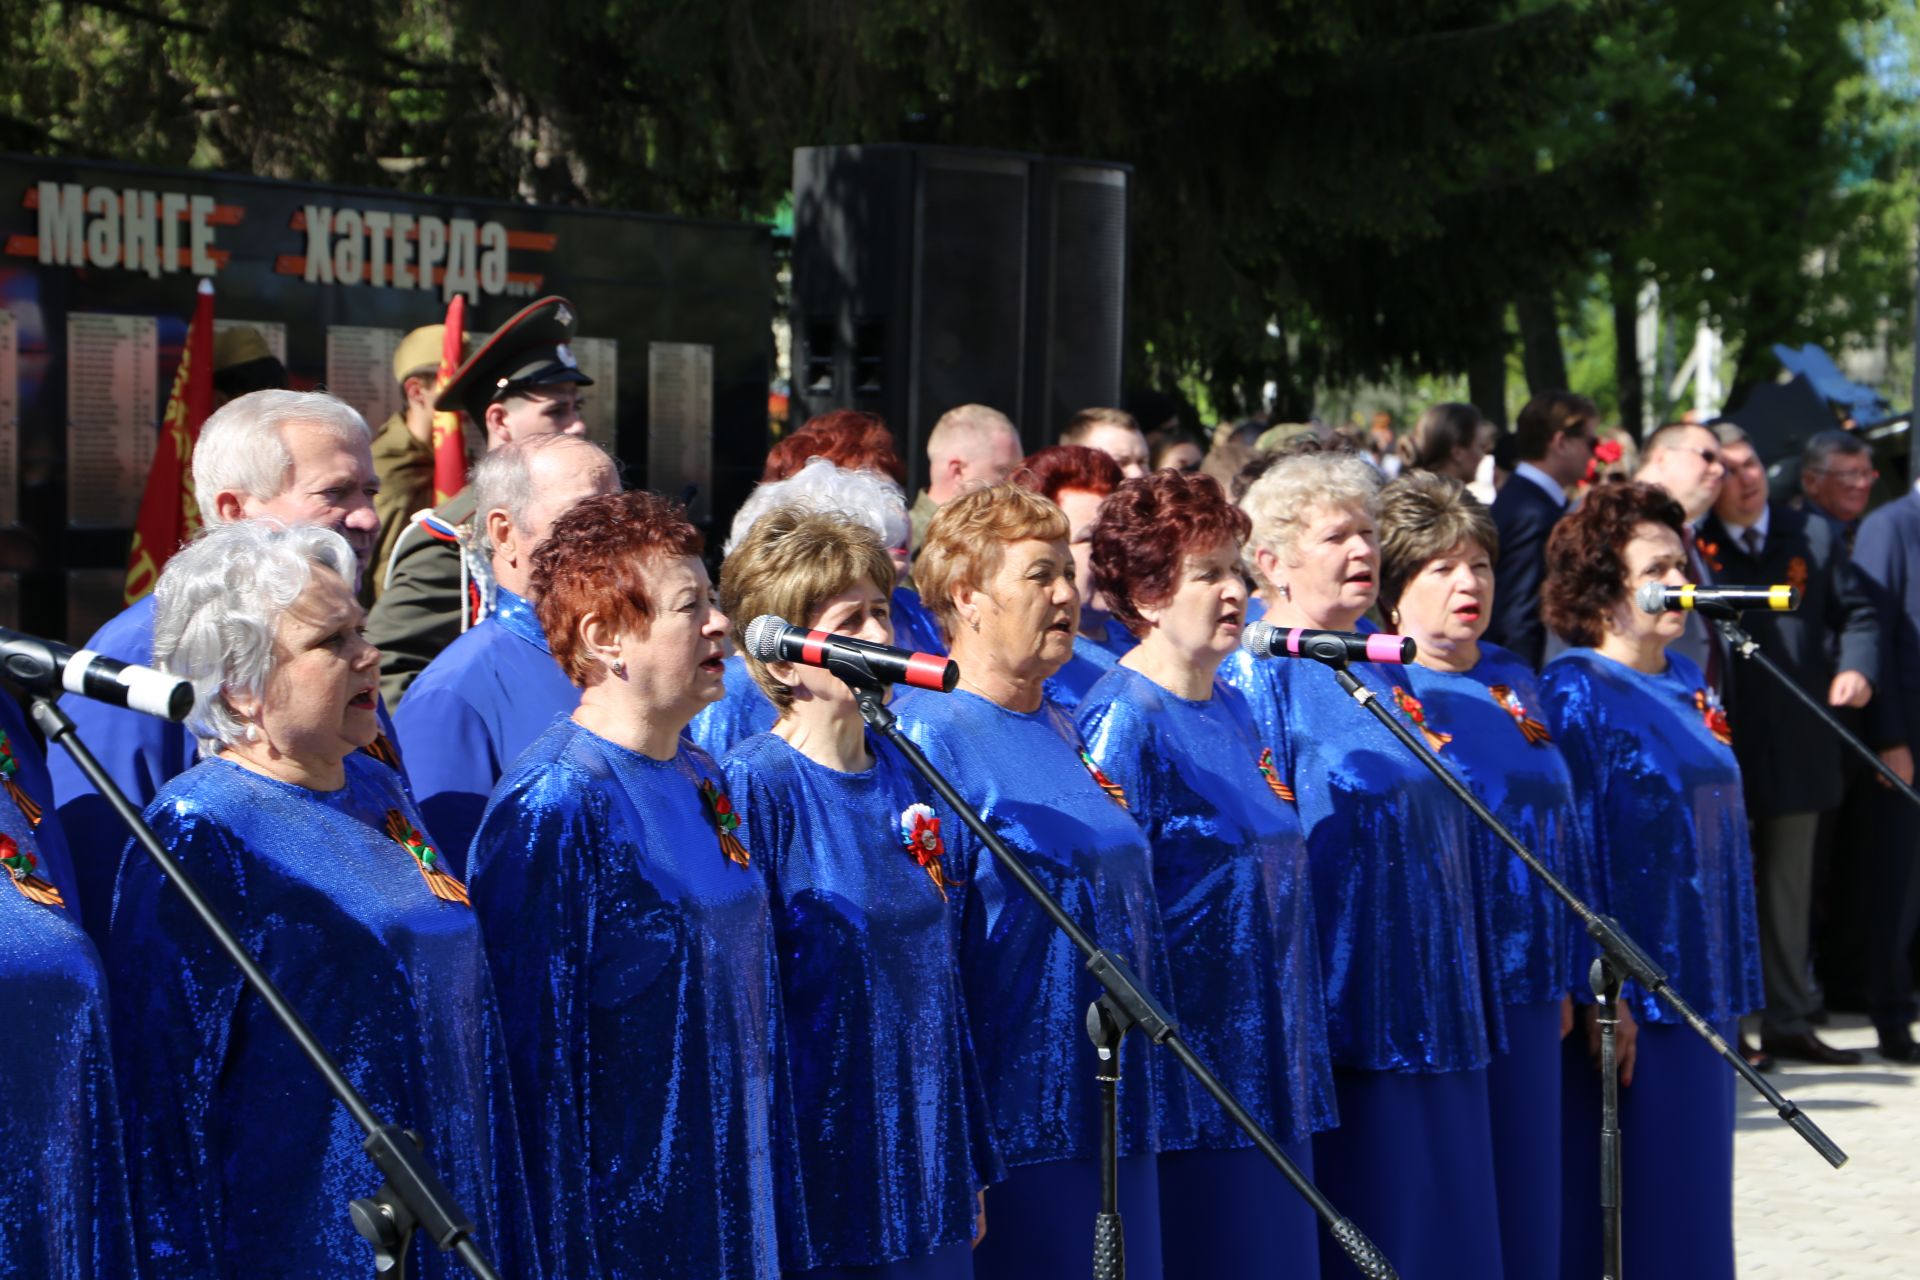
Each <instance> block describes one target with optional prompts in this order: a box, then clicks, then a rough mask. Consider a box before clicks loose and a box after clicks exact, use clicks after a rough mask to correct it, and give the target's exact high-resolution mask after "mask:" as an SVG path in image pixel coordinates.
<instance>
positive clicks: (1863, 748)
mask: <svg viewBox="0 0 1920 1280" xmlns="http://www.w3.org/2000/svg"><path fill="white" fill-rule="evenodd" d="M1693 610H1694V612H1695V613H1698V614H1703V615H1704V616H1706V617H1709V618H1711V619H1713V621H1714V623H1715V624H1716V625H1718V626H1719V628H1720V634H1721V635H1722V636H1724V637H1726V641H1727V645H1728V647H1729V648H1731V649H1732V650H1733V651H1734V652H1735V653H1737V654H1739V655H1740V656H1741V657H1742V658H1745V659H1747V660H1748V661H1750V662H1752V663H1753V664H1754V665H1755V666H1757V667H1759V668H1760V669H1761V670H1762V671H1764V672H1766V673H1767V674H1768V675H1770V676H1772V677H1773V678H1774V680H1776V681H1777V682H1779V685H1780V687H1781V688H1783V689H1785V690H1786V691H1787V692H1788V693H1791V694H1792V695H1793V696H1794V697H1796V698H1798V699H1799V700H1800V704H1801V705H1802V706H1804V707H1806V708H1807V709H1808V710H1809V711H1811V712H1813V714H1814V715H1816V716H1818V717H1819V718H1820V719H1821V720H1823V721H1825V722H1826V726H1827V727H1828V728H1829V729H1832V730H1833V731H1834V732H1835V733H1837V734H1839V735H1840V741H1842V742H1844V743H1846V744H1847V745H1848V746H1849V747H1851V748H1853V750H1854V751H1855V752H1856V753H1857V754H1858V755H1859V756H1860V758H1861V759H1863V760H1865V761H1866V762H1867V763H1868V764H1870V765H1872V766H1873V767H1874V768H1875V769H1877V770H1879V773H1880V779H1881V781H1883V782H1885V783H1886V784H1887V785H1888V786H1889V787H1891V788H1893V789H1894V790H1895V791H1897V792H1899V793H1900V794H1901V795H1902V796H1905V797H1906V799H1907V800H1908V801H1909V802H1910V803H1912V804H1914V805H1920V791H1915V790H1914V789H1913V787H1912V786H1911V785H1909V784H1908V783H1906V782H1904V781H1902V780H1901V778H1900V775H1899V774H1897V773H1895V772H1894V771H1893V767H1892V766H1891V765H1889V764H1888V763H1887V762H1886V761H1885V760H1882V759H1881V758H1880V753H1879V752H1877V751H1875V750H1874V749H1873V748H1872V747H1869V746H1868V745H1867V744H1866V743H1864V742H1862V741H1860V739H1859V738H1858V737H1857V736H1856V735H1855V734H1854V733H1853V732H1852V731H1851V730H1849V729H1848V728H1847V726H1845V725H1843V724H1841V723H1840V722H1839V721H1838V720H1837V719H1835V718H1834V715H1833V712H1832V711H1830V710H1828V709H1827V708H1826V707H1823V706H1821V705H1820V701H1819V699H1817V698H1815V697H1814V696H1813V695H1812V694H1810V693H1808V692H1807V691H1806V690H1805V689H1802V688H1801V687H1800V685H1799V683H1798V682H1797V681H1796V680H1794V678H1793V677H1792V676H1790V675H1788V674H1787V673H1786V672H1784V671H1782V670H1781V669H1780V666H1779V664H1778V663H1776V662H1775V661H1774V660H1773V659H1772V658H1769V657H1768V656H1767V655H1766V651H1765V650H1763V649H1762V648H1761V647H1760V642H1759V641H1757V640H1755V639H1754V638H1753V637H1752V636H1751V635H1749V634H1748V633H1747V629H1746V628H1745V627H1743V626H1741V625H1740V615H1739V614H1738V613H1736V612H1735V611H1734V610H1732V609H1730V608H1727V607H1725V606H1724V605H1712V604H1701V603H1699V602H1697V601H1696V602H1695V604H1694V606H1693Z"/></svg>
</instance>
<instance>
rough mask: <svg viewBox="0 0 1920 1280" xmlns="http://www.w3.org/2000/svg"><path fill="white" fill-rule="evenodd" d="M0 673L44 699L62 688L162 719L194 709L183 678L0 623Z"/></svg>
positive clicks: (179, 716) (180, 716) (178, 716)
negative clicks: (119, 660) (44, 638)
mask: <svg viewBox="0 0 1920 1280" xmlns="http://www.w3.org/2000/svg"><path fill="white" fill-rule="evenodd" d="M0 675H5V676H6V677H7V678H8V679H9V680H12V681H14V682H15V683H17V684H19V685H21V686H23V687H24V688H26V689H27V690H28V691H29V692H32V693H35V694H38V695H39V696H41V697H43V698H56V697H59V696H60V693H61V691H62V690H65V691H66V692H67V693H77V694H79V695H80V696H81V697H83V698H94V699H96V700H98V701H100V702H109V703H112V704H113V705H114V706H116V707H125V708H127V709H128V710H129V711H142V712H145V713H146V714H147V715H150V716H159V717H160V718H161V719H162V720H184V719H186V718H187V712H189V711H191V710H193V685H192V684H190V683H188V682H187V681H185V680H181V679H177V678H176V677H174V676H170V675H168V674H167V673H166V672H164V671H155V670H154V669H153V668H152V667H142V666H137V665H135V664H134V663H131V662H115V661H114V660H113V659H112V658H104V657H101V656H100V655H99V654H97V653H95V652H94V651H93V650H91V649H74V648H71V647H69V646H67V645H64V644H61V643H60V642H59V641H57V640H42V639H40V637H38V636H30V635H27V634H26V633H25V632H22V631H9V630H7V629H6V628H5V627H0Z"/></svg>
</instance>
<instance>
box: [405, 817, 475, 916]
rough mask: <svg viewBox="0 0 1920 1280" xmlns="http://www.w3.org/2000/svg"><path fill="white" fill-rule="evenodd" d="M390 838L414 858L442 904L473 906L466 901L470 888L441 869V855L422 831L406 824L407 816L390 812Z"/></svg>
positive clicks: (408, 823)
mask: <svg viewBox="0 0 1920 1280" xmlns="http://www.w3.org/2000/svg"><path fill="white" fill-rule="evenodd" d="M387 834H388V835H390V836H392V837H393V838H394V839H395V840H397V841H399V842H400V847H401V848H402V849H405V850H406V851H407V852H408V853H410V854H412V855H413V865H414V866H416V867H418V868H420V878H421V879H423V880H425V881H426V882H427V889H428V891H429V892H431V893H432V894H433V896H434V897H436V898H438V899H440V901H442V902H457V903H459V904H460V905H461V906H463V907H470V906H472V905H473V903H472V902H470V901H468V900H467V886H465V885H463V884H461V883H460V882H459V881H458V880H456V879H454V877H453V876H452V874H451V873H449V872H448V870H447V869H446V868H445V867H444V866H442V865H441V862H442V859H441V857H440V851H439V850H438V849H435V848H434V847H433V846H432V845H430V844H428V843H427V837H426V836H425V835H424V834H422V833H421V830H420V828H418V827H416V826H414V825H413V824H412V823H411V822H409V821H407V815H406V814H404V813H401V812H400V811H399V810H398V809H389V810H387Z"/></svg>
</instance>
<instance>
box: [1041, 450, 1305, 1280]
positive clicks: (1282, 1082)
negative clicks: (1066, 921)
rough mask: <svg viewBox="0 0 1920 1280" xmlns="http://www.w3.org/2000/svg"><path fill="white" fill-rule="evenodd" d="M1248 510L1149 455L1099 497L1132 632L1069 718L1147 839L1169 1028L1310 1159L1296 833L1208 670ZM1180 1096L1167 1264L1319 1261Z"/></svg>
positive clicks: (1260, 1269)
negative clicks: (1182, 1112)
mask: <svg viewBox="0 0 1920 1280" xmlns="http://www.w3.org/2000/svg"><path fill="white" fill-rule="evenodd" d="M1248 524H1249V522H1248V520H1247V516H1246V513H1245V512H1243V511H1241V510H1240V509H1239V508H1238V507H1235V506H1234V505H1233V504H1232V503H1231V502H1228V501H1227V495H1226V494H1225V493H1224V492H1222V491H1221V488H1220V485H1219V484H1218V482H1216V481H1215V480H1214V479H1213V478H1212V477H1211V476H1204V475H1201V474H1199V473H1198V472H1192V473H1188V472H1180V471H1156V472H1154V473H1152V474H1150V475H1146V476H1141V477H1139V478H1138V479H1134V480H1128V481H1126V482H1125V483H1124V484H1122V485H1121V486H1120V487H1119V488H1118V489H1116V490H1115V491H1114V493H1113V495H1112V496H1111V497H1109V498H1108V499H1107V501H1106V504H1105V506H1104V507H1102V509H1101V514H1100V521H1099V523H1098V524H1096V525H1095V526H1094V530H1093V546H1092V552H1093V554H1092V565H1093V574H1094V580H1095V584H1096V585H1097V587H1098V589H1099V591H1100V594H1101V595H1102V596H1103V597H1104V598H1105V599H1106V601H1107V604H1108V607H1109V608H1110V609H1111V610H1112V613H1113V615H1114V617H1115V618H1116V619H1118V620H1119V621H1120V622H1122V623H1124V624H1125V625H1126V626H1127V627H1128V628H1129V629H1131V630H1132V631H1133V632H1134V633H1135V634H1137V635H1139V636H1140V637H1141V639H1140V643H1139V645H1138V646H1137V647H1135V648H1134V649H1133V650H1132V651H1131V652H1129V653H1128V654H1127V655H1126V656H1125V657H1123V658H1121V659H1120V661H1119V664H1118V665H1117V666H1116V667H1115V668H1114V669H1113V670H1112V671H1109V672H1108V673H1107V674H1106V675H1105V676H1103V677H1101V679H1100V680H1099V682H1098V683H1096V684H1095V685H1094V686H1093V688H1092V690H1091V691H1089V692H1088V694H1087V696H1086V698H1085V700H1084V701H1082V702H1081V704H1080V711H1079V723H1080V731H1081V733H1083V734H1084V735H1085V736H1086V742H1087V750H1088V751H1089V752H1090V753H1091V754H1092V756H1093V760H1094V763H1096V764H1098V765H1099V766H1100V768H1101V769H1102V770H1103V771H1104V772H1105V773H1106V775H1107V776H1108V777H1109V778H1111V779H1112V780H1113V781H1114V782H1115V783H1116V784H1118V785H1119V786H1120V787H1122V788H1124V789H1125V791H1126V794H1127V800H1128V803H1129V804H1131V805H1132V806H1133V815H1134V817H1135V819H1136V820H1137V821H1138V822H1139V823H1140V825H1141V827H1142V828H1143V829H1144V830H1145V831H1146V833H1147V838H1148V840H1149V841H1150V842H1151V843H1152V846H1153V880H1154V885H1155V887H1156V888H1157V889H1158V891H1159V896H1160V913H1161V917H1162V919H1163V920H1164V921H1165V922H1166V929H1167V959H1168V964H1169V966H1170V972H1171V974H1172V983H1171V986H1172V989H1173V992H1174V994H1175V996H1176V997H1177V998H1178V999H1179V1001H1180V1018H1181V1028H1182V1030H1183V1031H1184V1032H1185V1034H1186V1036H1187V1039H1188V1041H1189V1042H1190V1043H1191V1044H1192V1045H1193V1047H1194V1050H1195V1052H1196V1053H1198V1054H1199V1055H1200V1059H1201V1061H1203V1062H1205V1063H1206V1064H1207V1065H1208V1066H1209V1067H1211V1068H1212V1069H1213V1071H1214V1072H1215V1073H1216V1074H1217V1075H1219V1077H1220V1079H1221V1080H1222V1081H1223V1082H1224V1083H1225V1084H1226V1086H1227V1087H1228V1088H1229V1089H1231V1090H1232V1091H1233V1092H1234V1094H1235V1095H1236V1096H1237V1097H1238V1098H1239V1099H1240V1101H1241V1102H1242V1103H1244V1104H1246V1106H1247V1109H1248V1110H1249V1111H1251V1112H1252V1113H1253V1116H1254V1118H1255V1119H1256V1120H1258V1121H1259V1122H1260V1125H1261V1127H1262V1128H1264V1129H1265V1130H1266V1131H1267V1132H1268V1133H1269V1134H1271V1135H1272V1136H1273V1137H1274V1138H1275V1140H1277V1141H1278V1142H1280V1143H1281V1144H1282V1145H1283V1146H1285V1147H1286V1149H1287V1153H1288V1155H1290V1156H1292V1157H1293V1160H1294V1162H1295V1163H1296V1164H1298V1165H1300V1167H1301V1168H1302V1170H1303V1171H1305V1172H1306V1173H1307V1174H1308V1175H1309V1176H1311V1175H1312V1171H1313V1149H1312V1143H1311V1142H1310V1141H1309V1139H1310V1137H1311V1135H1312V1134H1313V1133H1314V1132H1315V1131H1317V1130H1322V1129H1330V1128H1332V1127H1333V1125H1334V1107H1333V1072H1332V1068H1331V1066H1330V1064H1329V1063H1328V1060H1327V1034H1326V1010H1325V1005H1324V1003H1323V1002H1324V995H1323V993H1322V991H1321V986H1320V952H1319V938H1318V935H1317V931H1316V929H1315V928H1314V917H1313V884H1312V881H1311V878H1310V876H1309V874H1308V870H1307V846H1306V840H1305V838H1304V836H1303V834H1302V832H1301V828H1300V817H1299V815H1298V814H1297V813H1295V812H1294V808H1293V805H1292V803H1291V801H1290V799H1289V798H1288V794H1287V792H1286V790H1285V789H1284V788H1283V787H1282V786H1280V785H1279V779H1278V774H1277V773H1276V772H1275V771H1274V763H1273V751H1272V749H1271V748H1270V747H1268V746H1267V745H1266V744H1265V743H1263V742H1261V741H1260V738H1259V734H1258V732H1257V731H1256V730H1255V728H1254V725H1253V713H1252V712H1250V711H1249V710H1248V709H1247V700H1246V699H1245V698H1244V697H1243V696H1241V694H1240V692H1239V691H1238V690H1236V689H1232V688H1229V687H1227V686H1226V685H1223V684H1220V683H1218V682H1217V681H1216V680H1215V675H1216V674H1217V673H1218V671H1219V669H1220V664H1221V662H1222V661H1224V660H1225V659H1226V657H1227V656H1228V655H1229V654H1231V653H1233V652H1234V651H1235V650H1236V649H1237V648H1238V647H1239V643H1240V630H1241V625H1242V620H1243V617H1244V614H1245V610H1246V603H1247V589H1246V585H1245V584H1244V583H1243V582H1242V581H1241V578H1240V575H1239V572H1238V567H1239V562H1240V544H1241V542H1242V541H1244V540H1245V538H1246V535H1247V531H1248ZM1193 1111H1194V1114H1193V1131H1192V1134H1191V1136H1190V1138H1188V1139H1185V1140H1181V1141H1180V1142H1179V1143H1178V1144H1177V1147H1176V1149H1170V1150H1166V1151H1163V1152H1162V1153H1161V1156H1160V1230H1161V1238H1162V1243H1163V1246H1164V1247H1163V1254H1164V1259H1165V1265H1166V1273H1167V1275H1168V1276H1170V1277H1182V1276H1190V1277H1194V1278H1195V1280H1201V1278H1204V1277H1214V1276H1251V1275H1274V1276H1283V1275H1305V1274H1309V1273H1312V1272H1314V1271H1316V1270H1317V1269H1318V1267H1319V1245H1318V1218H1317V1217H1316V1215H1315V1214H1314V1212H1313V1210H1312V1208H1311V1207H1310V1206H1309V1205H1308V1204H1307V1203H1306V1201H1305V1200H1303V1199H1301V1197H1300V1195H1299V1193H1297V1192H1296V1191H1295V1190H1294V1189H1293V1187H1292V1186H1291V1185H1290V1184H1289V1183H1288V1182H1287V1180H1286V1179H1285V1178H1284V1177H1282V1176H1281V1174H1280V1171H1279V1170H1277V1169H1276V1168H1274V1167H1273V1165H1272V1164H1271V1163H1270V1162H1269V1161H1268V1160H1267V1158H1266V1156H1265V1155H1263V1154H1262V1153H1261V1152H1260V1151H1259V1150H1258V1149H1257V1148H1255V1147H1254V1146H1253V1143H1252V1140H1251V1139H1249V1138H1248V1137H1247V1136H1246V1135H1245V1134H1243V1133H1242V1132H1241V1131H1240V1130H1239V1128H1237V1127H1236V1126H1235V1125H1234V1124H1233V1122H1232V1121H1230V1120H1229V1119H1228V1118H1227V1116H1226V1113H1225V1112H1223V1111H1222V1110H1221V1109H1220V1108H1219V1107H1218V1106H1216V1105H1215V1104H1214V1102H1213V1100H1212V1099H1211V1098H1208V1097H1206V1096H1205V1095H1204V1094H1202V1093H1200V1092H1199V1091H1198V1090H1197V1089H1196V1090H1194V1091H1193ZM1169 1145H1170V1146H1174V1145H1175V1144H1172V1143H1170V1144H1169Z"/></svg>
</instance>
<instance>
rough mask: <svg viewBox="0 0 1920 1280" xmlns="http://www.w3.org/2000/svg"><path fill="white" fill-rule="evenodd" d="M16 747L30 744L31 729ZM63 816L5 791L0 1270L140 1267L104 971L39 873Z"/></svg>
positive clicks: (51, 1276) (41, 1273)
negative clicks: (33, 818)
mask: <svg viewBox="0 0 1920 1280" xmlns="http://www.w3.org/2000/svg"><path fill="white" fill-rule="evenodd" d="M0 701H5V702H8V703H9V704H10V703H11V699H4V698H0ZM18 718H19V717H18V716H17V715H15V716H13V717H11V718H10V719H12V720H18ZM9 736H11V735H9ZM13 750H14V752H15V753H16V756H17V757H31V756H33V755H35V754H37V753H36V752H34V750H33V747H32V744H31V742H30V741H25V740H22V741H18V742H15V743H14V744H13ZM22 763H23V764H26V763H28V761H27V760H24V759H23V760H22ZM41 773H42V776H44V771H41ZM44 799H45V796H44V792H43V793H42V794H41V796H40V797H39V800H40V802H41V803H44ZM58 827H59V819H58V818H57V817H55V816H54V815H53V814H52V813H50V812H43V813H42V815H41V820H40V822H39V823H38V824H37V825H36V824H35V823H32V822H29V821H28V820H27V816H26V813H25V812H23V811H22V810H21V808H20V807H19V806H18V805H16V804H15V803H14V801H13V800H12V799H10V798H9V797H8V796H6V795H0V859H4V863H0V876H4V877H5V879H6V880H7V881H8V882H9V883H7V884H0V1024H4V1025H5V1027H6V1029H7V1036H6V1051H5V1053H4V1054H0V1089H4V1090H5V1092H6V1105H5V1106H4V1107H0V1163H3V1164H4V1167H5V1168H6V1170H7V1176H6V1178H5V1179H4V1180H0V1275H8V1276H32V1277H36V1280H38V1278H40V1277H45V1278H46V1280H123V1278H130V1277H137V1276H138V1275H139V1268H138V1267H137V1265H136V1262H135V1253H134V1247H133V1235H132V1225H133V1224H132V1217H131V1215H130V1213H129V1211H128V1206H127V1170H126V1162H125V1160H124V1159H123V1158H122V1155H121V1146H120V1112H119V1106H118V1103H117V1100H116V1097H115V1094H114V1084H113V1054H112V1050H111V1048H110V1047H109V1040H108V1032H107V981H106V974H105V973H104V972H103V971H102V969H101V967H100V957H99V956H98V954H97V953H96V952H95V951H94V949H93V943H92V942H91V941H89V940H88V938H87V935H86V934H85V933H84V932H83V931H82V930H81V928H80V925H79V922H78V921H77V920H76V919H75V918H74V917H75V916H76V915H77V914H78V913H77V912H76V911H75V909H74V904H73V903H72V902H71V901H69V900H68V899H67V898H66V893H67V892H68V891H70V888H71V886H70V885H65V886H62V885H57V884H56V883H55V880H54V878H53V877H51V876H49V875H48V874H46V873H47V872H48V871H49V867H48V865H47V859H46V857H45V838H46V837H47V836H48V835H51V834H54V833H55V832H57V830H58ZM56 899H57V901H56Z"/></svg>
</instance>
